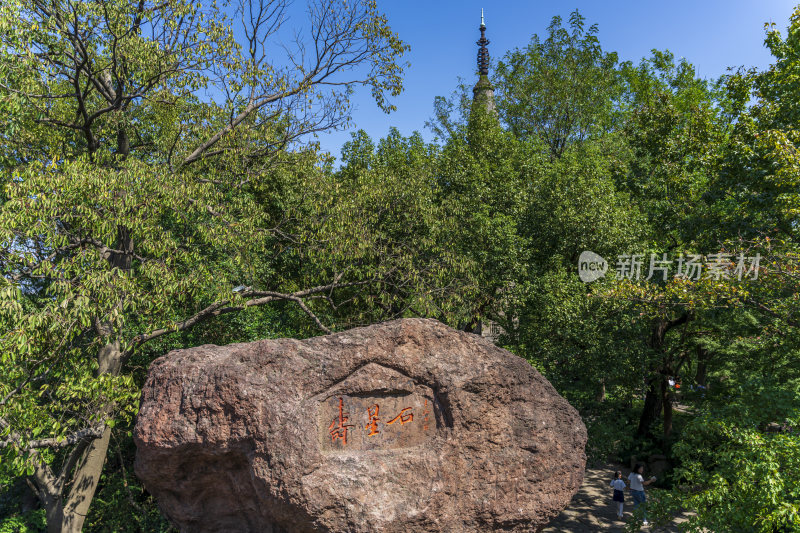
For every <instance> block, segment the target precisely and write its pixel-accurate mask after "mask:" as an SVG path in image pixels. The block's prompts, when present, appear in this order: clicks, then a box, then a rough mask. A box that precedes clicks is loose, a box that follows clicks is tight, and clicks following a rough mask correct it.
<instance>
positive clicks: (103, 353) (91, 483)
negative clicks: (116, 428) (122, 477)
mask: <svg viewBox="0 0 800 533" xmlns="http://www.w3.org/2000/svg"><path fill="white" fill-rule="evenodd" d="M97 360H98V364H99V368H98V374H112V375H117V374H119V371H120V369H121V367H122V352H121V351H120V344H119V341H114V342H111V343H109V344H106V345H105V346H103V348H101V349H100V352H99V353H98V356H97ZM112 411H113V406H110V405H109V406H107V407H106V412H105V414H107V415H108V414H111V412H112ZM110 439H111V428H110V427H106V428H105V429H104V431H103V435H102V436H101V437H100V438H97V439H94V440H92V441H91V442H88V443H87V442H83V443H81V444H77V445H76V446H77V448H75V449H74V450H73V457H78V459H77V461H75V460H73V459H71V458H70V459H67V461H66V462H65V464H64V466H63V467H62V468H63V470H62V472H61V476H59V478H60V479H59V481H56V480H55V478H54V476H53V474H52V473H50V471H49V470H47V471H40V472H36V474H37V475H35V476H34V479H35V480H36V482H37V484H38V488H39V499H40V501H41V502H42V505H43V507H44V508H45V515H46V518H47V533H80V531H81V530H82V529H83V523H84V521H85V520H86V514H87V512H88V511H89V506H90V505H91V503H92V498H94V493H95V491H96V490H97V484H98V483H99V481H100V475H101V474H102V473H103V465H104V464H105V460H106V453H107V451H108V444H109V440H110ZM78 454H80V455H78ZM72 464H74V469H73V468H72V466H71V465H72ZM43 468H46V467H43ZM70 470H73V472H72V476H71V478H72V483H71V485H70V490H69V496H68V497H67V499H66V504H65V503H64V495H63V489H64V483H63V481H61V480H62V479H69V477H70Z"/></svg>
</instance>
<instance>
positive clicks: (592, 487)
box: [543, 464, 685, 533]
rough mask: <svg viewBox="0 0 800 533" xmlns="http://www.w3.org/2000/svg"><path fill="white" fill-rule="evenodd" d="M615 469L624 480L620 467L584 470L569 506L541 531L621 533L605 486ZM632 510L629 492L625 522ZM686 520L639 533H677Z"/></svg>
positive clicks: (622, 528) (621, 526) (622, 524)
mask: <svg viewBox="0 0 800 533" xmlns="http://www.w3.org/2000/svg"><path fill="white" fill-rule="evenodd" d="M615 470H622V474H623V478H624V479H627V478H628V474H629V473H630V469H625V468H623V467H621V466H619V465H613V464H609V465H604V466H601V467H596V468H587V469H586V476H585V477H584V480H583V485H582V486H581V489H580V490H579V491H578V493H577V494H576V495H575V496H574V497H573V498H572V501H571V502H570V504H569V507H567V508H566V509H564V511H563V512H562V513H561V514H560V515H558V517H556V519H555V520H553V521H552V522H550V524H549V525H548V526H547V527H546V528H545V529H544V530H543V533H561V532H569V533H588V532H596V531H604V532H605V531H609V532H623V531H625V522H624V521H622V520H619V519H617V513H616V509H615V507H614V504H613V502H612V501H611V494H612V490H611V488H610V487H609V486H608V484H609V483H611V479H612V478H613V476H614V471H615ZM632 511H633V498H632V497H631V495H630V492H628V491H625V520H628V519H629V518H630V517H631V513H632ZM684 521H685V519H683V518H681V517H678V518H676V519H675V521H674V522H673V523H672V524H670V525H669V526H668V527H666V528H664V527H660V528H651V527H643V528H642V531H652V532H653V533H656V532H658V533H677V532H678V531H679V530H678V528H677V524H679V523H681V522H684Z"/></svg>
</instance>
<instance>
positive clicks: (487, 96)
mask: <svg viewBox="0 0 800 533" xmlns="http://www.w3.org/2000/svg"><path fill="white" fill-rule="evenodd" d="M479 29H480V32H481V38H480V39H479V40H478V41H477V43H475V44H477V45H478V83H476V84H475V87H473V89H472V105H473V108H474V106H475V104H478V103H480V105H482V106H484V107H485V108H486V109H487V110H488V111H492V112H495V110H496V108H495V105H494V87H492V83H491V82H490V81H489V49H488V48H487V47H486V46H487V45H488V44H489V39H487V38H486V21H485V19H484V16H483V9H481V25H480V28H479Z"/></svg>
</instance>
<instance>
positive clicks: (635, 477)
mask: <svg viewBox="0 0 800 533" xmlns="http://www.w3.org/2000/svg"><path fill="white" fill-rule="evenodd" d="M642 474H644V465H642V464H637V465H636V466H635V467H634V468H633V472H631V473H630V475H629V476H628V480H629V481H630V483H631V495H632V496H633V512H634V513H636V509H637V508H638V507H639V505H641V506H642V518H643V519H644V525H645V526H646V525H647V524H648V522H647V507H646V504H645V502H646V501H647V497H646V496H645V495H644V487H645V485H649V484H650V483H653V482H654V481H655V480H656V476H653V477H651V478H650V479H648V480H647V481H645V480H644V477H643V475H642Z"/></svg>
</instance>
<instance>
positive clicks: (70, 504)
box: [48, 427, 111, 533]
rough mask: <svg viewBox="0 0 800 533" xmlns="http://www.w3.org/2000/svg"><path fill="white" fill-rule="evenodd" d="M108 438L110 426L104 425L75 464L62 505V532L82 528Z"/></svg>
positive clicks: (76, 532) (101, 467)
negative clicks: (64, 503)
mask: <svg viewBox="0 0 800 533" xmlns="http://www.w3.org/2000/svg"><path fill="white" fill-rule="evenodd" d="M110 440H111V428H110V427H106V429H105V431H103V436H102V437H100V438H99V439H94V440H93V441H92V443H91V444H90V445H89V447H88V448H86V451H85V452H83V456H82V457H81V459H80V461H79V463H78V465H77V466H76V471H75V476H74V479H73V482H72V488H71V489H70V491H69V500H68V501H67V504H66V505H65V506H64V511H63V520H62V522H61V531H62V532H63V533H80V532H81V530H82V529H83V522H84V521H85V520H86V513H88V511H89V505H91V503H92V499H93V498H94V492H95V490H97V484H98V482H99V481H100V474H102V473H103V465H104V464H105V462H106V453H107V451H108V443H109V441H110ZM48 525H49V520H48Z"/></svg>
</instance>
